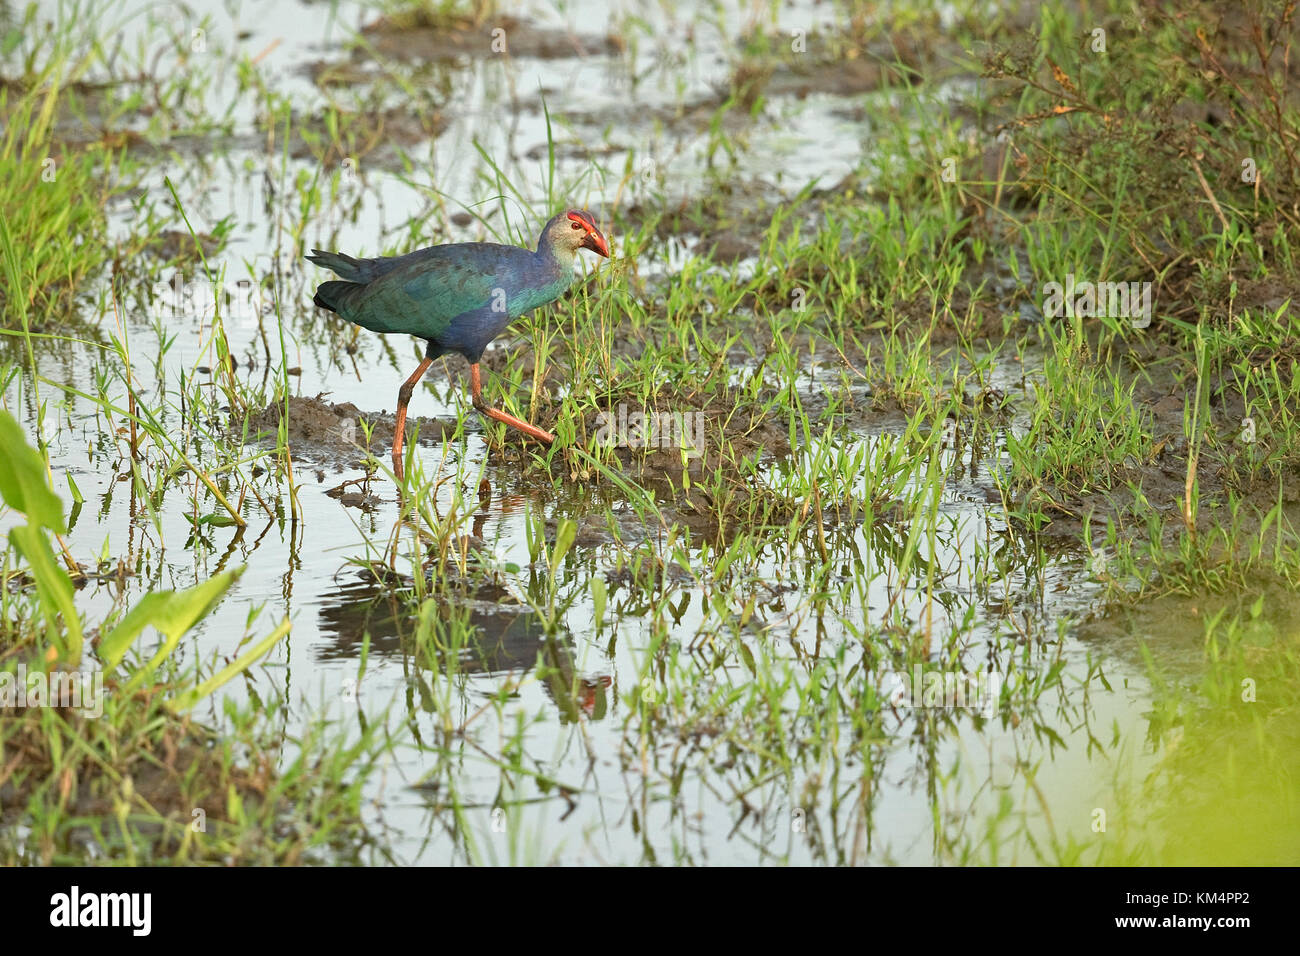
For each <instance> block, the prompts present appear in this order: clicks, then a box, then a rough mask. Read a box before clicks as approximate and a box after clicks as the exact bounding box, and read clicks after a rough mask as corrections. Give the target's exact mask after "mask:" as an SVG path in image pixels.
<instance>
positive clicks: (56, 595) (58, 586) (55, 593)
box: [9, 499, 81, 664]
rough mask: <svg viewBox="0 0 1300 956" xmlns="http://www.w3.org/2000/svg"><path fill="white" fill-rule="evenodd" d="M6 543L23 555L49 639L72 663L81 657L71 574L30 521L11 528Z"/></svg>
mask: <svg viewBox="0 0 1300 956" xmlns="http://www.w3.org/2000/svg"><path fill="white" fill-rule="evenodd" d="M56 500H57V499H56ZM9 543H10V544H12V545H13V546H14V548H15V550H17V551H18V553H19V554H20V555H22V556H23V558H25V559H26V561H27V565H28V568H29V569H30V571H31V575H32V580H33V581H35V582H36V596H37V599H38V600H39V601H40V604H41V610H42V611H43V612H44V613H45V621H46V624H47V625H48V627H49V634H50V640H51V642H52V643H53V644H54V646H55V647H56V648H58V651H59V656H60V657H61V658H63V659H64V660H66V661H67V662H68V663H70V664H75V663H76V662H77V661H79V660H80V659H81V618H80V616H78V614H77V607H76V605H75V604H74V603H73V601H72V590H73V588H72V578H70V577H69V576H68V572H67V570H66V569H65V568H63V567H62V566H61V565H60V564H59V562H58V561H57V560H55V557H54V552H53V551H52V550H51V549H50V541H49V538H47V537H46V533H45V531H43V530H42V529H40V528H37V527H33V526H32V525H21V526H19V527H17V528H10V529H9ZM60 615H62V617H63V622H62V624H60V623H59V616H60Z"/></svg>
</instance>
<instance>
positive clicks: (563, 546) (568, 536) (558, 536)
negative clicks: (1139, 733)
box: [551, 518, 578, 576]
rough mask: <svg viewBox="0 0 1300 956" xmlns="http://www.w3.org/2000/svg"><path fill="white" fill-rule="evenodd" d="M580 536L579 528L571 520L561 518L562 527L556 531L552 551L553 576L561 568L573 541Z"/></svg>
mask: <svg viewBox="0 0 1300 956" xmlns="http://www.w3.org/2000/svg"><path fill="white" fill-rule="evenodd" d="M577 536H578V526H577V525H576V524H575V523H574V522H573V520H572V519H570V518H561V519H560V526H559V527H558V528H556V529H555V547H554V548H553V549H552V550H551V575H552V576H554V575H555V574H556V573H557V572H558V571H559V568H560V562H561V561H563V560H564V556H565V555H566V554H568V553H569V548H571V547H573V540H574V538H576V537H577Z"/></svg>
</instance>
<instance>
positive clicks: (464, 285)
mask: <svg viewBox="0 0 1300 956" xmlns="http://www.w3.org/2000/svg"><path fill="white" fill-rule="evenodd" d="M579 249H590V250H592V251H593V252H597V253H599V254H600V255H602V256H606V257H608V256H609V243H608V242H606V241H605V237H604V236H603V235H601V232H600V230H599V229H597V228H596V221H595V220H594V219H592V218H591V215H590V214H589V213H586V212H583V211H581V210H577V209H570V210H569V211H568V212H562V213H560V214H559V215H557V216H555V217H553V218H552V219H551V221H550V222H548V223H547V224H546V226H545V228H544V229H542V234H541V237H540V238H539V239H538V240H537V251H536V252H532V251H529V250H528V249H521V248H519V247H518V246H505V245H501V244H499V243H495V242H456V243H451V244H450V245H445V246H429V247H428V248H427V249H419V250H417V251H415V252H410V253H407V254H406V255H404V256H393V257H380V258H375V259H354V258H352V257H351V256H346V255H343V254H342V253H339V252H321V251H320V250H319V249H315V250H313V251H312V255H310V256H307V258H308V259H309V260H310V261H312V262H314V263H316V264H317V265H322V266H325V268H327V269H330V270H331V271H333V272H334V274H335V275H337V276H339V277H340V278H341V279H342V280H343V281H333V282H322V283H321V285H320V287H319V288H317V289H316V295H315V296H314V298H313V299H312V301H313V302H315V303H316V304H317V305H318V306H320V307H321V308H322V309H329V310H330V311H331V312H337V313H338V314H339V315H341V316H342V317H343V318H345V319H347V320H348V321H349V322H352V323H355V324H356V325H359V326H361V327H362V328H363V329H369V330H370V331H372V332H383V333H388V332H396V333H401V334H403V335H414V336H416V337H417V338H421V339H424V340H425V342H427V343H428V347H427V348H426V349H425V353H424V359H423V360H422V361H421V362H420V366H419V368H417V369H416V370H415V373H414V374H413V375H411V377H410V378H408V379H407V380H406V381H405V383H403V385H402V387H401V389H400V390H399V391H398V393H397V430H396V434H394V436H393V469H394V471H395V472H396V474H397V476H398V478H399V479H400V478H401V477H402V442H403V439H404V437H405V426H406V406H407V404H408V403H409V402H410V400H411V392H412V391H413V390H414V389H415V386H416V383H417V382H419V381H420V378H421V376H423V375H424V373H425V372H426V371H427V370H428V368H429V366H430V365H431V364H432V363H433V360H434V359H436V358H438V357H439V356H441V355H449V354H451V353H453V352H459V353H460V354H461V355H463V356H465V358H466V359H467V360H468V361H469V374H470V388H471V391H472V394H473V401H474V407H475V408H477V409H478V410H479V411H480V412H482V413H483V414H484V415H487V416H488V417H489V418H495V419H496V420H497V421H499V422H504V423H505V424H507V425H510V426H513V427H514V428H518V429H519V430H520V431H522V432H524V433H525V434H527V435H531V436H532V437H533V438H536V439H538V440H539V441H543V442H546V443H547V444H550V443H551V442H553V441H554V440H555V436H554V435H552V434H551V433H550V432H547V431H543V430H542V429H540V428H537V427H536V426H534V425H530V424H528V422H525V421H521V420H520V419H518V418H515V417H514V416H513V415H508V414H507V413H505V412H503V411H501V410H500V409H497V408H491V407H489V406H488V405H487V403H485V402H484V401H483V396H482V393H481V387H480V385H479V369H478V365H479V359H481V358H482V356H483V350H484V349H485V348H487V346H488V343H489V342H491V341H492V340H493V339H495V338H496V337H497V336H498V335H500V334H501V333H502V332H504V331H505V329H506V326H508V325H509V324H510V323H511V322H512V321H513V320H514V319H516V318H518V317H519V316H521V315H523V314H524V313H525V312H530V311H532V310H533V309H535V308H537V307H538V306H542V305H546V304H547V303H548V302H554V301H555V300H556V299H558V298H559V297H560V296H561V295H562V294H563V293H564V292H565V291H566V290H567V289H568V288H569V286H570V285H572V284H573V258H574V256H575V255H577V252H578V250H579Z"/></svg>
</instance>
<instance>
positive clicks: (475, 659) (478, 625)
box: [316, 576, 613, 723]
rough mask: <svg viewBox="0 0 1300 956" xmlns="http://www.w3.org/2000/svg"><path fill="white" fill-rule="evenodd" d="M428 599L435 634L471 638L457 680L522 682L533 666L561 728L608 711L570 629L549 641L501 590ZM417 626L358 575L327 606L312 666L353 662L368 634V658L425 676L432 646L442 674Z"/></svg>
mask: <svg viewBox="0 0 1300 956" xmlns="http://www.w3.org/2000/svg"><path fill="white" fill-rule="evenodd" d="M430 600H431V601H435V602H436V605H435V608H434V617H436V618H438V619H440V621H434V622H433V628H434V629H435V630H436V629H437V628H438V625H439V623H441V624H442V625H444V626H446V627H447V628H448V629H455V628H460V627H465V626H467V630H468V631H469V633H470V639H469V640H467V641H465V642H464V643H463V645H460V648H459V651H458V652H457V653H456V655H455V656H456V660H455V667H456V670H457V672H459V673H460V674H464V675H470V676H478V677H485V678H486V677H498V676H501V675H504V674H514V675H519V674H523V673H526V672H527V671H529V670H530V669H531V668H533V667H535V666H536V667H538V671H537V674H538V677H539V678H540V679H541V684H542V687H543V688H544V689H545V691H546V696H547V697H549V698H550V700H551V701H552V703H554V704H555V708H556V710H557V711H558V712H559V716H560V721H561V722H562V723H571V722H574V721H577V720H579V719H580V718H582V717H583V716H585V717H587V718H588V719H590V720H600V719H602V718H603V717H604V716H605V715H606V713H607V712H608V709H609V688H610V686H611V685H612V683H613V681H612V678H611V677H610V676H609V675H608V674H591V675H584V674H580V673H579V672H578V669H577V665H576V662H575V656H574V643H573V636H572V634H571V633H570V632H569V630H568V629H567V628H564V627H561V628H560V630H559V631H558V632H557V633H555V634H547V631H546V627H545V624H544V622H543V621H542V619H541V618H540V617H538V615H537V614H536V613H534V612H533V611H532V610H530V609H529V608H527V607H523V606H521V605H519V604H515V603H512V599H511V598H510V595H509V592H508V591H507V590H506V589H505V588H501V587H498V586H493V585H483V586H480V587H477V588H475V589H473V591H472V593H471V594H470V595H469V596H468V598H467V599H458V600H457V601H456V602H455V603H453V602H452V601H449V600H440V599H438V598H431V599H430ZM507 602H511V603H507ZM420 626H421V623H420V614H419V613H418V611H417V610H415V609H414V605H413V604H412V603H411V602H410V599H409V595H405V594H403V593H402V592H400V591H395V590H393V589H392V588H390V587H388V586H386V585H384V584H381V583H377V582H374V581H373V580H366V579H365V577H360V576H359V577H358V579H357V580H354V581H352V582H349V583H347V584H344V585H343V586H342V587H340V588H338V589H337V590H336V591H335V592H334V593H333V594H332V595H330V596H329V597H328V598H326V599H325V601H324V603H323V606H322V607H321V610H320V635H321V637H322V639H323V640H322V643H321V644H320V645H319V646H318V647H317V648H316V659H317V660H320V661H336V660H350V659H356V658H357V657H359V656H360V653H361V645H362V642H363V640H364V639H365V636H366V635H367V634H368V635H369V637H370V653H371V654H378V655H380V656H381V657H394V658H409V659H410V660H412V661H414V662H415V664H416V666H417V668H419V667H421V666H423V667H424V668H425V669H427V668H428V664H429V662H428V661H427V659H425V660H422V659H421V657H422V655H423V654H427V653H428V651H427V649H428V648H430V647H434V648H438V649H437V650H435V651H434V654H435V655H436V657H437V658H438V665H439V667H440V668H441V669H444V670H445V664H446V660H445V656H446V652H445V651H443V650H442V649H441V647H440V645H441V642H439V641H429V640H420ZM539 665H540V666H539Z"/></svg>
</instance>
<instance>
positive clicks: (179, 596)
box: [99, 568, 244, 693]
mask: <svg viewBox="0 0 1300 956" xmlns="http://www.w3.org/2000/svg"><path fill="white" fill-rule="evenodd" d="M243 571H244V569H243V568H237V569H235V570H233V571H225V572H223V573H221V574H218V575H217V576H216V577H214V578H209V579H208V580H206V581H204V582H203V583H202V584H200V585H197V586H195V587H192V588H189V589H188V590H185V591H155V592H153V593H152V594H146V595H145V596H144V597H143V598H141V599H140V601H139V602H138V603H137V604H136V606H135V607H133V608H131V610H130V611H128V612H127V614H126V617H124V618H122V620H121V621H119V622H118V624H117V626H116V627H114V628H113V630H112V631H111V632H110V633H109V634H108V636H107V637H105V638H104V639H103V640H102V641H100V642H99V657H100V659H101V660H102V661H103V662H104V666H105V669H107V670H112V669H113V668H115V667H117V665H118V664H120V663H121V662H122V658H123V657H124V656H125V655H126V652H127V649H128V648H130V646H131V645H132V644H133V643H135V639H136V638H137V637H139V636H140V632H141V631H143V630H144V629H145V628H146V627H149V626H152V627H154V628H156V629H157V630H158V631H159V632H160V633H161V634H162V635H163V637H164V638H165V640H164V641H163V645H162V647H160V648H159V649H158V651H157V653H155V654H154V656H153V659H152V660H150V661H149V663H148V664H146V665H145V666H144V667H142V668H141V669H140V670H138V671H136V672H135V674H133V675H132V677H131V679H130V680H129V681H128V682H127V684H126V686H125V687H124V688H123V693H129V692H131V691H133V690H135V689H136V688H137V687H138V686H140V685H141V684H143V683H144V681H145V680H146V679H148V677H149V676H150V675H152V673H153V671H154V669H155V668H157V667H158V665H159V664H161V663H162V662H163V660H164V659H165V658H166V657H167V655H168V654H170V653H171V652H172V650H173V649H175V647H176V645H177V644H179V643H180V639H181V638H182V637H183V636H184V635H185V632H186V631H188V630H189V629H190V628H191V627H193V626H194V625H195V624H197V623H198V622H199V620H201V619H202V618H203V616H204V615H205V614H207V613H208V610H209V609H210V608H211V607H212V605H213V604H215V603H216V602H217V601H218V600H219V599H220V598H221V596H222V595H223V594H225V593H226V591H227V590H228V589H229V588H230V585H232V584H234V583H235V580H236V579H237V578H238V577H239V576H240V575H241V574H242V573H243Z"/></svg>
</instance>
